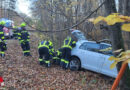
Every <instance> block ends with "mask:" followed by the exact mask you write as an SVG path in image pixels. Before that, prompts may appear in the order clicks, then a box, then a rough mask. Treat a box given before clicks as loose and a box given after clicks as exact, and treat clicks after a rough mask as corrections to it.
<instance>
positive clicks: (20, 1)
mask: <svg viewBox="0 0 130 90" xmlns="http://www.w3.org/2000/svg"><path fill="white" fill-rule="evenodd" d="M30 4H31V2H30V1H27V0H17V2H16V7H17V9H16V10H17V11H19V12H22V13H25V14H26V15H28V16H31V13H30V10H29V6H30Z"/></svg>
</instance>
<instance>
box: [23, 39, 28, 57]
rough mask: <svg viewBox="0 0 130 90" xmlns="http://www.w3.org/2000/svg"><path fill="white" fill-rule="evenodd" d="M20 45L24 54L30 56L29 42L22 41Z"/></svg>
mask: <svg viewBox="0 0 130 90" xmlns="http://www.w3.org/2000/svg"><path fill="white" fill-rule="evenodd" d="M21 47H22V50H23V54H24V56H30V44H29V42H28V41H26V42H24V41H23V42H22V43H21Z"/></svg>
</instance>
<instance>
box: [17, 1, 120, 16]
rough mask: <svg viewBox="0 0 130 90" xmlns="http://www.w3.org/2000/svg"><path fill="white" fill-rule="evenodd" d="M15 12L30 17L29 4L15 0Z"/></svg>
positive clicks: (28, 2)
mask: <svg viewBox="0 0 130 90" xmlns="http://www.w3.org/2000/svg"><path fill="white" fill-rule="evenodd" d="M32 1H35V0H32ZM115 1H116V4H117V7H118V0H115ZM16 5H17V9H16V10H17V11H19V12H22V13H25V14H26V15H28V16H31V13H30V10H29V6H30V5H31V2H30V1H29V0H17V4H16Z"/></svg>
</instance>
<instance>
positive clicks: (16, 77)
mask: <svg viewBox="0 0 130 90" xmlns="http://www.w3.org/2000/svg"><path fill="white" fill-rule="evenodd" d="M7 42H8V45H7V46H8V50H7V51H6V56H5V57H4V58H0V71H1V72H3V79H4V82H5V86H4V87H1V89H2V88H3V89H5V90H48V89H49V90H55V89H57V90H61V89H62V90H110V88H111V86H112V84H113V80H114V79H112V78H110V77H105V76H103V75H101V74H97V73H94V72H91V71H87V70H85V71H70V70H63V69H62V68H61V67H59V66H56V65H52V66H51V67H50V68H46V67H44V66H40V65H39V64H38V53H37V45H38V40H37V39H35V40H34V38H33V39H32V40H31V44H30V45H31V54H32V56H29V57H24V56H23V54H22V49H21V47H20V45H19V43H18V40H8V41H7ZM1 89H0V90H1Z"/></svg>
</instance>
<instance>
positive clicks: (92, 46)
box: [79, 42, 100, 51]
mask: <svg viewBox="0 0 130 90" xmlns="http://www.w3.org/2000/svg"><path fill="white" fill-rule="evenodd" d="M79 48H80V49H83V50H89V51H96V50H99V48H100V45H99V44H96V43H91V42H84V43H83V44H82V45H81V46H80V47H79Z"/></svg>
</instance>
